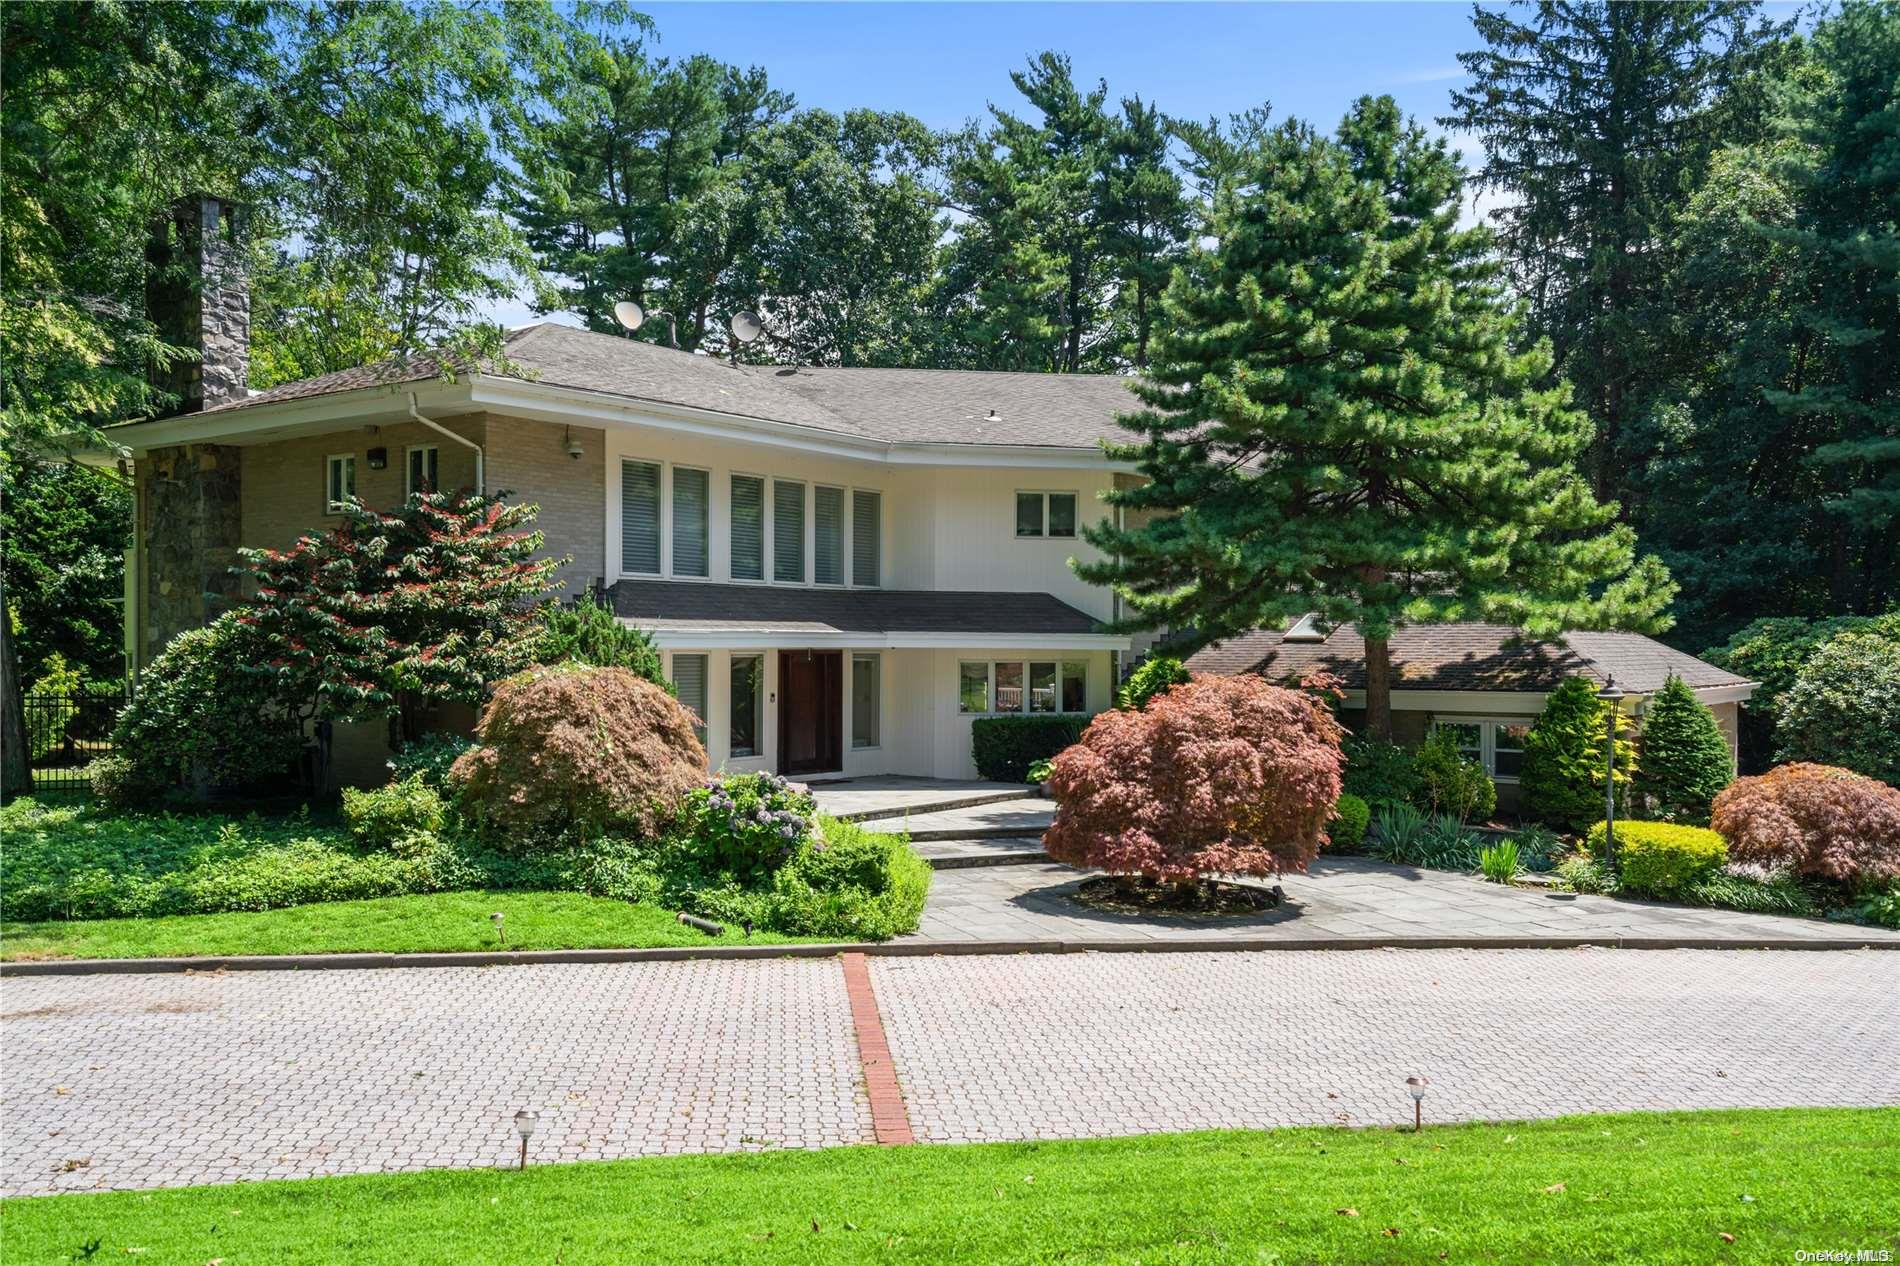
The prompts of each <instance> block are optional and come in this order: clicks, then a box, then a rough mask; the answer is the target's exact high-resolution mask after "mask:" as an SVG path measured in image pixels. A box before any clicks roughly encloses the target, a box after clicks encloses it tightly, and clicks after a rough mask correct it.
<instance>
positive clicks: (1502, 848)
mask: <svg viewBox="0 0 1900 1266" xmlns="http://www.w3.org/2000/svg"><path fill="white" fill-rule="evenodd" d="M1517 871H1518V861H1517V841H1516V840H1500V841H1499V842H1498V843H1496V844H1493V845H1491V846H1489V847H1488V848H1482V849H1479V850H1478V873H1479V874H1481V875H1483V876H1484V877H1485V878H1486V879H1488V880H1490V881H1491V882H1492V883H1494V884H1508V883H1510V882H1511V881H1512V880H1513V879H1516V878H1517Z"/></svg>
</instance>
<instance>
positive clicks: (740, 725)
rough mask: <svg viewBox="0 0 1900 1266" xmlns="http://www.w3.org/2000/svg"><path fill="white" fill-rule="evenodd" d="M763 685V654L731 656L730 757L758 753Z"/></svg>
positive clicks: (728, 749) (728, 750)
mask: <svg viewBox="0 0 1900 1266" xmlns="http://www.w3.org/2000/svg"><path fill="white" fill-rule="evenodd" d="M764 685H765V657H764V656H763V655H734V656H733V657H732V734H731V742H729V743H728V744H727V752H728V754H729V755H731V756H757V755H758V754H759V694H760V692H761V690H762V689H763V687H764Z"/></svg>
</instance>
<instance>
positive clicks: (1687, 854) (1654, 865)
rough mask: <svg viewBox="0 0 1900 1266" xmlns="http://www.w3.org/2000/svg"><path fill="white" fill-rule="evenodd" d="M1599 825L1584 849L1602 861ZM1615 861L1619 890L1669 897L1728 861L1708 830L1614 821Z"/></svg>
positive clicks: (1725, 849)
mask: <svg viewBox="0 0 1900 1266" xmlns="http://www.w3.org/2000/svg"><path fill="white" fill-rule="evenodd" d="M1603 841H1604V824H1603V823H1601V822H1598V823H1597V824H1596V825H1594V826H1592V827H1591V828H1590V835H1589V838H1588V840H1587V842H1586V847H1588V848H1589V850H1590V852H1591V853H1592V854H1593V855H1595V856H1597V857H1602V856H1603ZM1615 862H1616V866H1617V868H1618V870H1619V872H1620V873H1621V874H1622V877H1623V887H1625V888H1627V889H1629V890H1630V891H1631V892H1641V893H1647V894H1648V895H1650V896H1652V897H1674V896H1676V895H1678V894H1679V893H1680V892H1681V891H1682V890H1683V889H1685V888H1687V887H1689V886H1690V885H1691V884H1693V883H1695V882H1696V881H1697V880H1699V879H1702V878H1703V877H1705V876H1707V875H1709V874H1711V873H1713V872H1714V871H1718V870H1720V869H1721V868H1722V867H1723V866H1724V865H1726V864H1727V862H1728V845H1726V844H1724V843H1723V842H1722V837H1721V836H1720V835H1717V834H1716V833H1715V832H1714V831H1711V830H1709V829H1708V828H1707V827H1701V826H1683V825H1679V824H1677V823H1674V822H1618V823H1617V824H1616V852H1615Z"/></svg>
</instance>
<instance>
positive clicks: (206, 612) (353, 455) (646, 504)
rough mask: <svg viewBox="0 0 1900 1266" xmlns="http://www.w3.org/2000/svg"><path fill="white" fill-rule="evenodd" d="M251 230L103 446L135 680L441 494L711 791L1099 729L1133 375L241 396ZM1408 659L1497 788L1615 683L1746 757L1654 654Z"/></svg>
mask: <svg viewBox="0 0 1900 1266" xmlns="http://www.w3.org/2000/svg"><path fill="white" fill-rule="evenodd" d="M231 227H232V226H231V223H230V209H229V207H228V206H226V205H224V204H222V203H220V202H218V200H216V199H211V198H205V199H201V200H197V201H195V202H193V203H189V204H187V205H186V206H185V207H184V208H183V209H182V211H181V215H180V217H179V219H178V222H177V231H176V232H175V233H174V235H173V238H174V245H175V246H176V247H178V248H180V249H182V250H183V251H184V252H185V253H186V254H187V262H188V263H189V264H190V265H191V267H192V268H193V269H194V270H195V271H196V272H197V273H198V274H199V275H200V277H201V278H202V282H201V284H200V285H198V286H195V287H193V288H191V290H190V291H189V293H184V294H180V295H173V296H167V297H161V298H164V299H165V301H166V302H167V303H169V305H170V306H169V308H168V310H167V312H166V314H165V318H164V324H165V325H166V326H167V329H168V333H169V334H170V337H171V338H173V339H174V340H176V341H180V342H186V343H190V344H192V345H195V346H197V347H198V348H200V349H202V352H203V361H202V363H201V364H199V365H194V366H192V367H191V370H192V372H190V373H189V374H188V375H185V376H184V377H182V378H180V379H179V380H178V381H176V382H175V383H173V384H171V385H172V386H173V387H174V389H175V390H176V391H177V392H178V394H179V395H180V396H181V398H182V399H183V401H184V411H182V412H180V413H178V414H176V415H174V416H171V417H166V418H160V419H154V420H150V421H142V422H136V423H130V424H126V425H124V426H119V427H114V428H112V429H111V434H112V436H113V438H114V440H115V442H116V443H117V444H118V445H119V453H120V454H121V460H122V461H123V462H124V463H125V464H127V466H128V467H129V468H130V469H131V470H133V471H134V472H135V483H136V487H137V512H136V513H137V518H136V527H135V532H134V537H135V540H134V542H133V546H132V550H131V553H130V556H129V562H130V565H129V566H128V567H127V586H126V589H127V592H126V612H127V620H126V627H127V651H128V655H129V658H130V659H131V661H132V662H133V663H134V665H139V664H143V663H145V662H148V661H149V660H150V658H151V657H152V656H153V655H154V654H156V653H157V651H158V650H159V649H160V648H161V647H163V646H164V644H165V643H166V641H167V640H169V639H170V638H171V637H172V636H174V635H175V634H176V633H178V632H179V631H181V630H182V629H185V628H190V627H195V626H197V625H199V624H202V623H203V622H205V621H206V620H207V619H209V618H210V617H212V616H213V615H215V614H216V613H217V611H218V610H219V609H220V608H221V607H222V606H223V605H224V604H226V603H228V602H229V601H231V599H232V598H234V597H235V596H236V594H235V586H236V583H237V582H236V580H235V579H234V578H233V577H232V575H231V574H230V570H229V569H230V565H231V563H232V562H233V561H234V559H235V554H236V550H237V549H238V548H239V547H240V546H252V547H256V546H271V547H280V548H281V547H284V546H288V545H289V544H291V543H292V542H293V541H294V540H295V539H296V538H297V537H298V536H299V535H300V534H302V533H305V532H309V531H311V530H313V529H320V528H323V527H325V526H327V525H330V524H333V523H336V522H338V521H339V520H338V515H339V513H340V511H341V508H342V506H343V504H344V502H345V501H346V500H347V499H348V498H350V497H352V496H354V497H358V498H361V499H362V500H364V501H365V502H367V503H369V504H371V505H378V506H380V505H389V504H392V503H395V502H398V501H400V500H401V499H402V498H403V497H405V496H406V495H407V494H408V493H409V492H411V491H413V490H414V489H416V488H418V487H422V486H431V487H437V488H454V487H464V486H468V487H475V488H477V489H481V490H484V491H488V492H501V491H506V492H508V493H510V494H511V495H512V497H513V498H514V499H516V500H520V501H528V502H533V503H535V504H537V505H538V506H539V507H540V518H539V520H538V526H539V527H540V529H541V530H542V531H543V532H544V533H545V536H546V544H547V551H548V553H550V554H551V555H554V556H556V557H560V558H564V559H566V560H567V561H566V562H565V563H564V564H563V566H562V568H561V571H560V573H559V574H560V577H561V580H562V583H563V585H564V586H565V588H566V590H567V591H568V592H570V593H577V592H579V591H581V590H582V589H585V588H598V589H600V590H601V591H602V592H603V593H604V594H605V595H606V596H607V598H608V600H609V601H610V602H611V603H612V605H613V608H614V610H615V611H616V612H617V614H618V616H619V617H620V618H621V619H622V620H623V621H625V622H627V623H628V624H631V625H634V626H637V627H640V628H643V629H646V630H648V631H649V632H650V633H652V635H653V636H654V638H655V640H656V641H657V643H658V645H659V647H660V649H661V651H662V652H663V654H664V657H665V662H666V666H667V671H668V673H669V674H670V676H671V679H672V680H673V681H674V683H675V684H676V686H677V688H678V691H679V695H680V698H681V699H682V700H683V701H684V702H686V703H687V705H688V706H690V707H691V708H692V709H693V710H694V711H695V712H696V713H697V714H698V715H699V716H700V717H701V718H703V720H704V737H705V743H706V749H707V752H708V754H709V756H710V758H711V761H712V763H713V765H714V767H715V768H720V767H723V768H726V769H732V770H749V769H771V770H777V771H780V772H783V773H787V774H795V775H799V776H803V777H809V776H823V775H826V774H833V775H842V776H857V775H866V774H881V773H892V774H910V775H923V776H931V777H939V778H968V777H973V776H974V775H975V772H976V771H975V765H974V762H973V760H972V757H971V750H970V744H971V723H972V722H973V721H974V720H975V719H976V718H978V717H983V716H995V715H1000V714H1017V715H1035V714H1039V713H1093V712H1096V711H1099V710H1101V709H1103V708H1105V707H1107V706H1108V705H1109V703H1110V700H1111V698H1112V694H1113V689H1114V686H1115V683H1116V681H1117V680H1118V674H1119V672H1120V670H1121V668H1122V666H1123V665H1124V664H1125V663H1127V662H1128V657H1129V656H1130V655H1131V653H1138V652H1139V651H1140V650H1141V649H1143V648H1144V647H1145V646H1146V644H1147V642H1148V641H1149V640H1150V639H1148V638H1146V637H1143V638H1130V637H1128V636H1126V635H1118V634H1110V633H1107V632H1105V631H1104V629H1103V627H1102V625H1103V622H1104V621H1106V620H1108V619H1109V618H1111V617H1112V616H1113V615H1114V614H1115V598H1114V596H1113V595H1112V594H1111V593H1110V592H1109V591H1107V590H1105V589H1100V588H1096V587H1093V586H1090V585H1086V584H1084V583H1082V581H1080V580H1079V579H1078V578H1077V577H1076V575H1075V573H1074V570H1073V568H1072V567H1071V565H1070V560H1071V559H1072V558H1089V557H1091V556H1092V555H1093V552H1094V551H1093V547H1092V546H1090V545H1089V544H1088V542H1087V541H1086V540H1085V539H1084V536H1083V529H1084V527H1085V526H1086V525H1087V524H1089V523H1091V522H1095V521H1099V520H1101V519H1102V518H1103V516H1105V515H1108V514H1110V513H1113V511H1112V510H1111V509H1110V507H1108V506H1107V505H1106V504H1105V503H1104V501H1103V500H1102V494H1103V493H1104V492H1105V491H1106V490H1108V489H1109V488H1110V487H1112V486H1113V485H1114V483H1115V481H1117V480H1128V479H1133V478H1135V477H1136V476H1135V475H1134V473H1133V471H1132V470H1131V469H1129V468H1125V467H1121V466H1118V464H1117V463H1115V462H1113V461H1111V460H1109V459H1108V457H1107V456H1106V454H1105V453H1104V451H1103V449H1102V446H1101V441H1102V440H1103V439H1104V438H1108V437H1112V436H1114V435H1116V434H1117V427H1116V417H1117V416H1118V415H1119V414H1121V413H1124V412H1127V411H1129V410H1130V409H1131V408H1133V407H1134V402H1133V397H1132V396H1131V395H1130V394H1129V392H1128V389H1127V383H1126V380H1124V379H1121V378H1116V377H1111V376H1103V375H1083V374H1023V373H977V372H960V371H939V370H911V369H836V368H812V367H806V366H799V367H790V366H777V365H741V364H732V363H729V362H727V361H724V360H721V359H718V358H715V357H710V356H701V355H694V354H691V353H687V352H681V351H676V350H673V349H670V348H666V347H660V346H657V345H655V344H651V343H645V342H637V341H634V340H632V339H629V338H624V337H620V336H617V335H610V334H597V333H589V332H586V331H582V330H577V329H573V328H571V327H568V326H564V325H556V324H543V325H534V326H529V327H526V328H523V329H519V330H515V331H514V332H512V333H511V334H509V335H508V337H507V340H506V355H505V361H498V362H495V363H494V364H491V365H490V367H488V368H486V369H483V370H480V371H474V372H469V371H464V372H459V373H456V374H455V375H453V376H452V377H450V376H445V375H444V373H443V371H442V366H441V365H439V364H438V363H437V362H435V361H434V360H431V359H429V358H427V357H422V358H416V359H413V360H410V361H406V362H402V361H387V362H383V363H379V364H374V365H368V366H364V367H362V368H358V369H351V370H346V371H343V372H340V373H334V374H328V375H325V376H323V377H319V378H312V379H308V380H305V381H302V382H294V383H287V384H284V385H282V386H278V387H274V388H272V389H270V390H268V391H264V392H260V393H251V392H249V391H247V390H246V389H245V386H244V381H245V357H246V343H247V334H248V304H247V302H246V299H245V293H244V288H243V280H242V277H241V274H239V273H238V272H237V270H236V269H235V268H233V267H230V266H228V265H227V264H226V260H227V259H229V258H231V257H232V251H231ZM1349 634H1350V631H1344V632H1329V631H1324V630H1314V629H1308V628H1306V627H1305V625H1304V622H1302V624H1301V625H1299V626H1296V627H1294V628H1292V629H1289V630H1286V631H1284V632H1282V631H1278V630H1267V631H1262V632H1261V633H1260V634H1257V635H1254V637H1252V638H1249V639H1240V640H1238V641H1236V642H1233V643H1230V644H1228V645H1226V646H1224V647H1213V648H1209V649H1208V650H1206V651H1204V652H1203V653H1202V654H1201V655H1199V656H1197V657H1196V660H1195V662H1194V665H1193V666H1194V667H1195V668H1196V669H1197V670H1201V671H1212V672H1239V671H1254V672H1263V673H1267V674H1268V675H1271V676H1274V677H1275V678H1276V679H1278V678H1281V677H1285V676H1288V675H1294V670H1295V669H1297V668H1298V667H1299V666H1300V665H1301V664H1302V663H1304V662H1305V661H1306V660H1307V659H1311V658H1313V655H1314V654H1320V655H1322V657H1323V658H1324V659H1325V662H1326V663H1327V665H1328V666H1329V667H1331V668H1333V669H1334V670H1335V671H1338V672H1340V673H1342V674H1343V675H1344V676H1346V677H1347V678H1349V679H1350V678H1352V675H1353V672H1354V667H1353V662H1352V661H1353V655H1354V651H1353V647H1352V646H1351V645H1350V644H1349V643H1350V642H1351V640H1352V639H1351V637H1350V635H1349ZM1406 638H1407V640H1406V641H1405V642H1404V644H1403V646H1402V647H1398V648H1397V649H1398V650H1400V651H1402V652H1403V653H1402V655H1400V657H1399V659H1400V660H1401V661H1402V663H1401V665H1400V669H1399V671H1397V673H1396V688H1395V690H1394V694H1393V707H1394V709H1395V713H1396V714H1397V720H1398V721H1399V726H1400V729H1401V731H1402V732H1404V733H1407V734H1408V735H1416V734H1422V733H1423V732H1424V730H1425V728H1427V727H1428V726H1430V725H1433V724H1456V725H1459V726H1460V729H1459V733H1460V734H1461V735H1466V734H1467V732H1468V733H1469V735H1470V736H1471V742H1470V747H1471V750H1472V752H1473V755H1474V756H1475V757H1478V758H1480V759H1482V760H1483V762H1484V764H1485V766H1486V768H1487V769H1488V770H1490V771H1491V772H1492V773H1493V775H1494V776H1495V777H1497V778H1498V779H1499V781H1500V783H1509V782H1510V781H1512V780H1513V776H1514V770H1513V768H1512V767H1511V764H1510V762H1511V759H1512V753H1513V752H1514V750H1515V749H1514V748H1512V746H1511V744H1513V743H1515V742H1517V741H1518V739H1519V737H1520V736H1521V733H1522V731H1523V729H1524V728H1525V727H1526V726H1528V724H1529V722H1530V720H1531V718H1533V717H1534V716H1535V715H1536V712H1537V709H1538V708H1539V707H1541V704H1542V699H1543V696H1544V694H1545V693H1546V692H1547V691H1548V690H1549V689H1550V688H1551V686H1552V685H1553V683H1554V682H1556V681H1560V680H1561V679H1562V678H1563V677H1564V676H1566V675H1572V674H1574V673H1578V672H1590V673H1594V674H1595V675H1597V676H1599V677H1601V676H1606V675H1608V674H1609V673H1610V672H1611V671H1613V672H1614V674H1615V676H1616V677H1617V678H1618V680H1619V681H1620V682H1621V683H1622V685H1623V687H1624V688H1625V689H1626V690H1630V691H1632V692H1634V693H1637V694H1638V695H1639V696H1640V695H1642V694H1647V693H1648V692H1650V691H1653V690H1655V689H1657V688H1659V687H1660V685H1661V683H1662V681H1663V679H1664V678H1665V677H1666V676H1667V675H1668V674H1670V673H1675V674H1677V675H1681V676H1683V677H1684V678H1685V680H1688V681H1689V682H1690V684H1691V685H1692V686H1694V687H1695V688H1696V689H1697V691H1698V693H1699V694H1701V695H1703V697H1704V698H1705V700H1706V701H1707V702H1709V703H1710V704H1711V705H1712V706H1714V707H1715V708H1716V709H1717V712H1718V715H1719V716H1720V717H1721V718H1722V721H1723V723H1724V725H1725V728H1727V729H1728V730H1729V732H1730V734H1731V736H1732V735H1733V732H1734V726H1735V708H1736V706H1737V704H1738V703H1739V701H1740V700H1742V699H1745V698H1746V697H1747V696H1748V694H1749V693H1750V692H1751V691H1752V689H1753V685H1752V683H1748V682H1743V681H1741V680H1740V679H1738V678H1735V677H1733V676H1732V675H1730V674H1727V673H1723V672H1721V671H1720V670H1717V669H1714V668H1712V667H1710V666H1709V665H1706V664H1701V663H1700V662H1699V661H1696V660H1693V659H1691V658H1690V657H1688V656H1686V655H1681V654H1680V653H1678V652H1675V651H1671V650H1669V649H1668V648H1666V647H1662V646H1660V645H1658V644H1656V643H1654V642H1651V641H1650V640H1649V639H1647V638H1643V637H1640V636H1638V635H1635V634H1621V633H1600V634H1590V635H1576V636H1575V637H1573V638H1572V639H1571V643H1551V644H1541V643H1535V642H1526V641H1524V640H1522V639H1519V638H1517V637H1516V636H1515V635H1514V631H1513V630H1509V629H1495V628H1491V627H1490V626H1473V625H1466V626H1460V625H1451V626H1438V627H1435V628H1421V629H1414V630H1407V631H1406ZM1580 638H1581V639H1584V640H1585V641H1586V642H1587V644H1585V645H1581V646H1578V645H1576V644H1575V643H1577V641H1578V639H1580ZM1520 661H1523V662H1522V663H1521V662H1520ZM1533 661H1534V662H1533ZM1525 663H1530V664H1531V666H1532V668H1535V670H1536V671H1531V670H1530V669H1528V668H1525V667H1524V664H1525ZM1350 684H1354V685H1356V684H1357V683H1350ZM1357 702H1358V701H1357V700H1354V699H1350V698H1349V699H1348V706H1349V707H1350V706H1353V705H1355V704H1356V703H1357ZM1639 702H1640V700H1639ZM380 738H381V736H380V735H379V734H370V733H368V732H364V733H360V734H357V735H355V736H354V741H350V742H345V743H343V744H342V745H340V748H339V753H338V763H339V772H340V773H342V774H343V775H344V776H345V777H355V778H359V779H361V778H374V777H376V776H377V775H379V774H380V772H381V763H382V759H383V751H382V748H381V742H380ZM1731 741H1732V739H1731Z"/></svg>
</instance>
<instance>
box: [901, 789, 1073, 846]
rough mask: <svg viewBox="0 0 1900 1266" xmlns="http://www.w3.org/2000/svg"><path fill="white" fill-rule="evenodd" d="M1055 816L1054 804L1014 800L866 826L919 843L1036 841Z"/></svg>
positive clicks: (1037, 799) (1028, 798) (1024, 798)
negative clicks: (900, 833) (906, 834)
mask: <svg viewBox="0 0 1900 1266" xmlns="http://www.w3.org/2000/svg"><path fill="white" fill-rule="evenodd" d="M1055 812H1056V806H1055V802H1054V801H1050V800H1044V799H1042V798H1041V797H1040V796H1013V797H1011V798H1010V799H1008V800H996V801H991V802H989V803H986V804H980V805H965V806H963V807H961V808H956V809H943V810H939V811H937V812H934V813H905V814H896V815H890V816H886V817H880V818H870V819H867V820H865V822H864V825H866V826H867V827H869V828H871V829H872V830H874V831H907V832H909V833H910V838H911V839H912V840H916V841H924V840H1006V839H1017V838H1024V839H1033V838H1038V837H1040V836H1041V835H1042V833H1043V832H1044V831H1046V830H1048V829H1049V823H1050V822H1051V821H1052V820H1054V818H1055Z"/></svg>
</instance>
